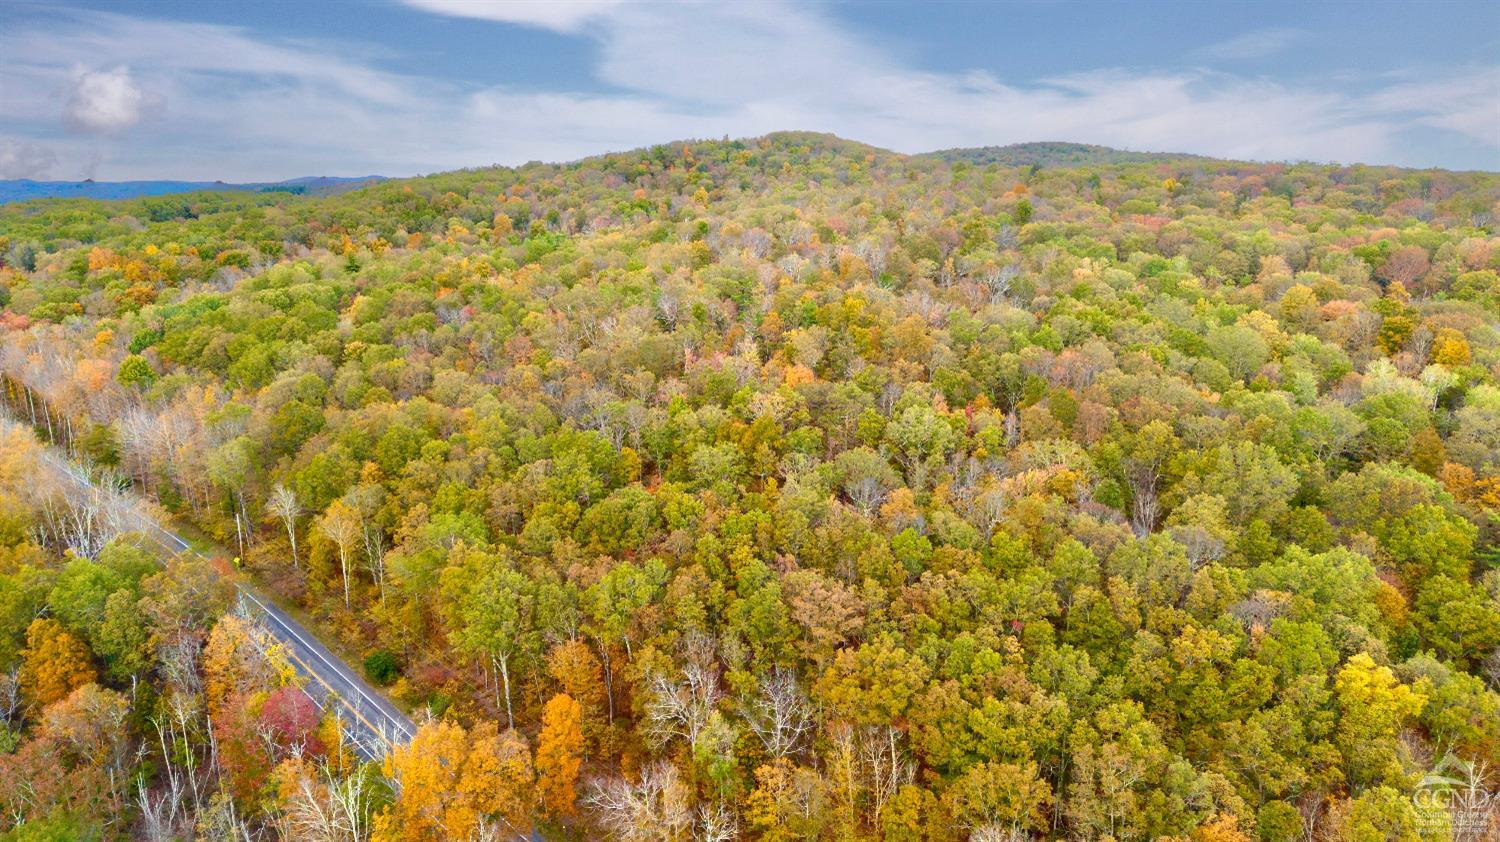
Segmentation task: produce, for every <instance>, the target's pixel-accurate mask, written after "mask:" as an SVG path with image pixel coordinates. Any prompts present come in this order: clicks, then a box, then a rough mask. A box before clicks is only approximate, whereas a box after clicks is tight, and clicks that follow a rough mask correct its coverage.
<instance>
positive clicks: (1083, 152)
mask: <svg viewBox="0 0 1500 842" xmlns="http://www.w3.org/2000/svg"><path fill="white" fill-rule="evenodd" d="M916 157H919V158H936V159H938V160H940V161H945V162H947V163H950V164H955V163H959V162H964V163H968V164H975V165H979V166H984V165H988V164H999V165H1001V166H1005V167H1029V166H1039V167H1084V166H1090V165H1102V164H1149V163H1154V162H1157V161H1180V160H1183V159H1196V160H1200V161H1203V160H1209V159H1208V158H1207V157H1205V156H1203V155H1192V154H1189V153H1186V152H1132V151H1129V150H1126V149H1115V148H1113V147H1110V146H1095V145H1094V144H1091V143H1066V142H1063V141H1051V140H1046V141H1037V142H1034V143H1013V144H1010V145H1009V146H976V147H972V148H964V149H939V150H937V151H935V152H924V153H922V154H921V155H918V156H916Z"/></svg>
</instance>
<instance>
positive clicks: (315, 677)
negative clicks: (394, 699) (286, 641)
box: [282, 647, 391, 748]
mask: <svg viewBox="0 0 1500 842" xmlns="http://www.w3.org/2000/svg"><path fill="white" fill-rule="evenodd" d="M282 648H283V649H284V650H285V653H286V656H287V657H288V658H290V659H292V660H293V661H295V662H296V663H297V664H298V665H299V666H301V667H302V669H303V670H304V671H305V672H306V673H307V674H308V675H310V676H312V678H313V680H315V681H317V682H318V683H319V684H321V685H323V689H325V690H327V691H328V692H329V693H331V694H332V695H333V697H334V698H336V699H338V700H339V701H340V702H345V701H346V700H345V698H344V695H343V694H342V693H340V692H339V691H337V690H335V689H333V685H331V684H329V683H328V682H327V681H324V680H323V677H322V676H320V675H318V674H317V673H316V672H314V671H313V668H312V667H310V666H308V665H307V662H306V661H304V660H302V659H301V658H299V657H297V655H296V653H294V652H292V651H291V647H282ZM302 692H304V693H306V692H307V691H306V690H305V689H304V690H303V691H302ZM341 707H345V708H348V709H349V713H350V714H352V715H353V716H354V718H355V719H358V720H359V721H360V722H362V723H364V726H365V727H366V728H369V729H370V732H371V733H372V734H374V735H375V736H376V737H377V738H379V739H380V741H381V742H383V743H385V744H386V747H387V748H389V747H390V744H391V742H390V740H389V739H387V738H386V736H385V733H384V732H382V731H381V730H380V729H379V728H377V727H375V726H374V725H373V724H371V723H370V720H368V719H365V718H364V717H363V716H361V715H360V713H359V709H358V708H355V707H351V706H350V705H348V704H347V703H345V704H343V705H341Z"/></svg>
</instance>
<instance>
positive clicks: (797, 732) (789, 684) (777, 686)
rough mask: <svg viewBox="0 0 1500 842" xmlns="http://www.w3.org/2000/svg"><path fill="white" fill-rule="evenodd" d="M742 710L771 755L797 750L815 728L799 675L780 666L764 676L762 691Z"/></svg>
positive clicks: (782, 754) (773, 756) (781, 755)
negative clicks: (799, 684)
mask: <svg viewBox="0 0 1500 842" xmlns="http://www.w3.org/2000/svg"><path fill="white" fill-rule="evenodd" d="M741 714H742V715H743V716H744V717H745V721H746V722H748V723H749V725H750V730H752V731H754V732H755V736H757V737H759V738H760V742H761V745H763V746H765V749H766V754H767V755H769V756H770V757H772V758H780V757H789V756H791V755H794V754H796V753H797V752H798V751H799V750H801V747H802V743H803V741H804V740H805V739H806V738H807V736H808V735H809V734H811V733H812V731H813V724H814V723H813V713H812V706H811V705H810V704H809V703H808V701H807V696H806V695H805V694H804V693H803V692H802V688H801V687H799V686H798V684H797V677H796V675H794V674H792V673H791V672H790V671H787V670H783V669H780V668H777V669H776V670H775V671H774V672H772V673H771V675H770V676H769V677H767V678H763V679H761V682H760V692H759V693H758V694H757V695H756V697H755V699H754V700H752V701H750V702H749V703H747V704H745V705H744V706H743V707H742V708H741Z"/></svg>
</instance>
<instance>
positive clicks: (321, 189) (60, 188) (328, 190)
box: [0, 175, 386, 204]
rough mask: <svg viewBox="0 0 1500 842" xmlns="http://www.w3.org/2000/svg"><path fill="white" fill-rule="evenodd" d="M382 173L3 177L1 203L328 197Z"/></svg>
mask: <svg viewBox="0 0 1500 842" xmlns="http://www.w3.org/2000/svg"><path fill="white" fill-rule="evenodd" d="M385 180H386V177H385V176H382V175H366V176H358V177H353V178H349V177H339V176H327V175H318V176H304V177H302V178H291V179H287V180H286V181H273V182H248V183H243V184H239V183H230V182H224V181H167V180H161V181H94V180H92V179H90V180H87V181H32V180H31V179H29V178H19V179H6V180H0V204H4V203H6V202H24V201H28V200H30V199H135V198H140V197H142V196H164V195H167V194H170V193H192V192H196V191H199V190H226V191H235V192H252V193H296V194H307V195H313V196H326V195H331V194H335V193H343V192H346V191H349V190H356V189H358V188H360V187H365V186H367V185H369V184H373V183H376V182H380V181H385Z"/></svg>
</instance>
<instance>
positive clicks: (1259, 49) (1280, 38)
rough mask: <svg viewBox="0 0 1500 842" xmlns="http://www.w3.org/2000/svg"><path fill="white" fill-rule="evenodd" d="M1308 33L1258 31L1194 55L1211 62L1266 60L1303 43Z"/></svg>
mask: <svg viewBox="0 0 1500 842" xmlns="http://www.w3.org/2000/svg"><path fill="white" fill-rule="evenodd" d="M1306 34H1307V33H1305V32H1303V31H1302V30H1300V29H1257V30H1255V31H1254V32H1247V33H1245V34H1244V35H1241V36H1238V37H1236V38H1230V39H1229V40H1227V41H1220V42H1219V43H1217V44H1209V45H1208V46H1205V47H1199V48H1198V49H1196V50H1193V52H1192V55H1193V56H1194V57H1197V58H1201V59H1206V60H1209V61H1244V60H1246V59H1253V58H1265V57H1266V56H1270V55H1275V54H1276V53H1279V52H1281V51H1282V50H1285V49H1288V48H1289V47H1291V46H1292V45H1294V44H1296V43H1297V42H1298V41H1301V40H1302V39H1303V38H1304V37H1305V36H1306Z"/></svg>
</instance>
